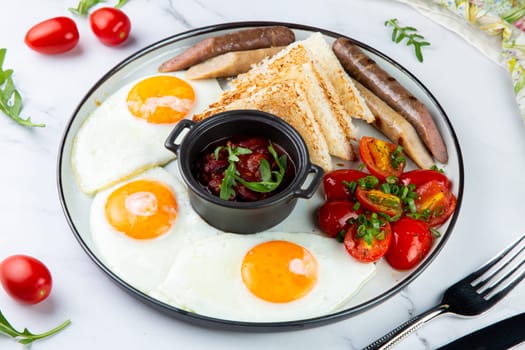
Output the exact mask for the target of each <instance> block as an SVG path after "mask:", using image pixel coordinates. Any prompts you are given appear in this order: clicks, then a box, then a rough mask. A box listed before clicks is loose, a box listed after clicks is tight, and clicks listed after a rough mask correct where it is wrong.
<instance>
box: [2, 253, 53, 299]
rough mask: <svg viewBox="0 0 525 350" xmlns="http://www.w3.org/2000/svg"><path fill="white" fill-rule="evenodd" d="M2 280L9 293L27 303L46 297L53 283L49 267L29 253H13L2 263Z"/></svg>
mask: <svg viewBox="0 0 525 350" xmlns="http://www.w3.org/2000/svg"><path fill="white" fill-rule="evenodd" d="M0 282H1V283H2V286H3V287H4V289H5V290H6V292H7V294H9V295H10V296H11V297H13V298H14V299H15V300H18V301H19V302H22V303H26V304H37V303H39V302H41V301H43V300H44V299H46V298H47V297H48V295H49V293H50V292H51V287H52V284H53V281H52V278H51V273H50V272H49V270H48V268H47V267H46V266H45V265H44V264H43V263H42V262H41V261H40V260H38V259H35V258H33V257H31V256H27V255H12V256H10V257H7V258H6V259H4V260H3V261H2V262H1V263H0Z"/></svg>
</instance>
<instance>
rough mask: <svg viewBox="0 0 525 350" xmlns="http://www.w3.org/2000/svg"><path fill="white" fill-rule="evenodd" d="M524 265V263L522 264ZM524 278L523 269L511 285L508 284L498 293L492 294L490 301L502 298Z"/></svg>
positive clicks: (524, 272)
mask: <svg viewBox="0 0 525 350" xmlns="http://www.w3.org/2000/svg"><path fill="white" fill-rule="evenodd" d="M520 265H523V264H520ZM523 278H525V271H523V272H522V273H521V274H520V275H519V276H517V277H516V278H515V279H514V280H513V281H512V282H511V283H510V284H509V285H507V286H506V287H505V288H504V289H502V290H501V291H499V292H498V293H496V294H494V295H492V296H490V299H489V301H490V302H494V303H496V302H498V301H499V300H500V299H502V298H503V297H504V296H505V295H507V294H508V293H509V292H510V291H511V290H512V289H514V287H516V285H517V284H518V283H520V282H521V281H522V280H523Z"/></svg>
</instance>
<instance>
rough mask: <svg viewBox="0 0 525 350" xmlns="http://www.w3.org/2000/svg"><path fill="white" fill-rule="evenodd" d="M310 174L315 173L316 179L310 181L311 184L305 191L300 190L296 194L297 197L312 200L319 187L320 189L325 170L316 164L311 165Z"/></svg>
mask: <svg viewBox="0 0 525 350" xmlns="http://www.w3.org/2000/svg"><path fill="white" fill-rule="evenodd" d="M308 173H309V174H310V173H313V174H314V177H313V179H312V181H310V184H309V185H308V187H307V188H305V189H302V188H300V189H298V190H297V191H295V192H294V195H295V196H296V197H302V198H310V197H312V196H313V195H314V193H315V191H316V190H317V187H319V184H320V183H321V181H322V180H323V174H324V173H323V169H322V168H321V167H320V166H318V165H315V164H310V169H308Z"/></svg>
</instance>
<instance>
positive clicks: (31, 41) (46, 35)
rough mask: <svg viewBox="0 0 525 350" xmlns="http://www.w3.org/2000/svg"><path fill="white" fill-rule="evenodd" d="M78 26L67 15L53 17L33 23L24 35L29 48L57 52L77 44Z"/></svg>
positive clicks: (51, 52)
mask: <svg viewBox="0 0 525 350" xmlns="http://www.w3.org/2000/svg"><path fill="white" fill-rule="evenodd" d="M78 39H79V34H78V28H77V25H76V24H75V22H74V21H73V20H72V19H71V18H69V17H55V18H50V19H48V20H45V21H43V22H40V23H38V24H36V25H34V26H33V27H32V28H31V29H29V31H28V32H27V33H26V36H25V39H24V41H25V43H26V45H27V46H29V47H30V48H31V49H33V50H35V51H37V52H40V53H44V54H57V53H62V52H66V51H69V50H71V49H73V48H74V47H75V46H77V43H78Z"/></svg>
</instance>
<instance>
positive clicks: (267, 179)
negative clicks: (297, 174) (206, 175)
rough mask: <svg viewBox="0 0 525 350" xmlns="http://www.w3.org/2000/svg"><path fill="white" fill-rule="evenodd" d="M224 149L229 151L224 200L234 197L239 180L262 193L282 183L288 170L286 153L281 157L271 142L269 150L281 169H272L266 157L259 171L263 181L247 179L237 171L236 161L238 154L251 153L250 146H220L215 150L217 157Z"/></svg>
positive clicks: (222, 184) (221, 191)
mask: <svg viewBox="0 0 525 350" xmlns="http://www.w3.org/2000/svg"><path fill="white" fill-rule="evenodd" d="M223 149H226V150H227V151H228V162H229V165H228V168H227V169H226V170H225V171H224V178H223V179H222V183H221V187H220V193H219V198H221V199H223V200H229V199H230V198H232V197H234V196H235V190H234V189H233V186H235V185H236V183H237V182H239V183H241V184H243V185H244V186H245V187H246V188H248V189H250V190H252V191H255V192H260V193H266V192H271V191H273V190H275V189H276V188H277V187H279V185H280V184H281V182H282V180H283V177H284V173H285V171H286V155H282V156H281V157H279V156H278V154H277V152H276V151H275V148H274V147H273V145H272V143H271V142H270V145H269V146H268V151H269V152H270V154H271V155H272V157H273V158H274V159H275V162H276V164H277V166H278V167H279V171H275V170H274V171H271V167H270V163H269V162H268V161H267V160H266V159H261V161H260V163H259V172H260V174H261V179H262V181H246V180H244V179H243V178H242V177H240V174H239V172H238V171H237V167H236V165H235V163H237V162H238V161H239V157H238V156H239V155H243V154H251V153H252V151H251V150H250V149H249V148H244V147H235V148H232V147H231V146H230V145H227V146H226V147H224V146H219V147H217V148H215V151H214V155H215V159H218V158H219V152H220V151H221V150H223ZM272 176H273V177H274V180H272Z"/></svg>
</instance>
